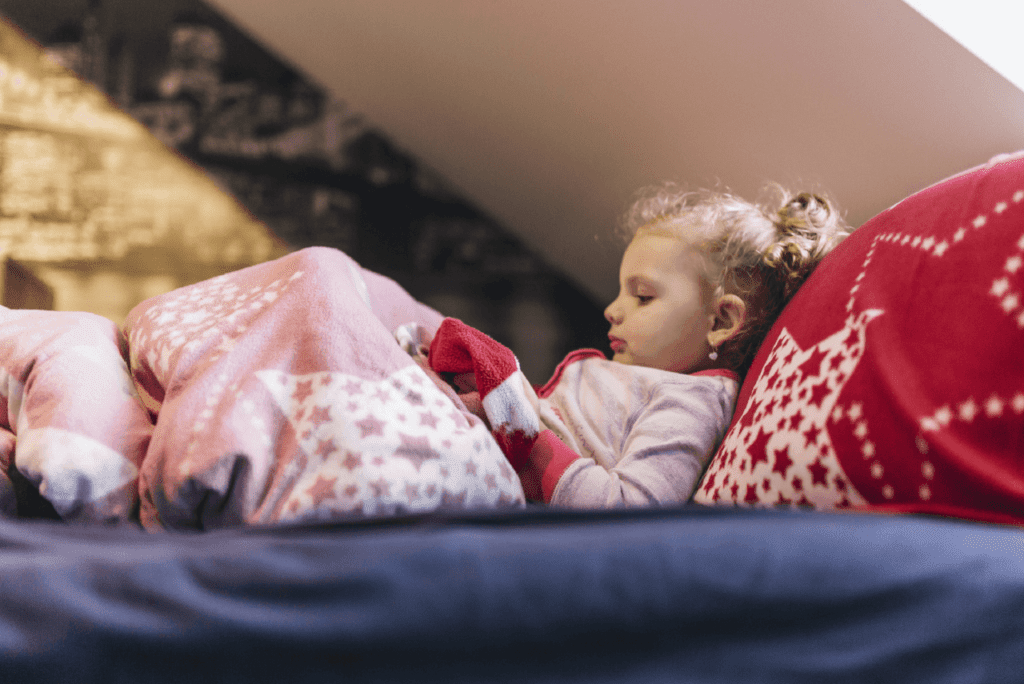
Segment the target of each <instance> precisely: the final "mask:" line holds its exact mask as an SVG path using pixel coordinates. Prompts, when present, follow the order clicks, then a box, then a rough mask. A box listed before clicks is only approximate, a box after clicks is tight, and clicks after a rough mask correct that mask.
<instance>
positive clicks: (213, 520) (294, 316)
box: [0, 247, 524, 529]
mask: <svg viewBox="0 0 1024 684" xmlns="http://www.w3.org/2000/svg"><path fill="white" fill-rule="evenodd" d="M441 320H442V317H441V315H440V314H438V313H437V312H436V311H433V310H432V309H430V308H428V307H426V306H424V305H422V304H420V303H418V302H416V301H415V300H414V299H413V298H412V297H410V296H409V295H408V294H407V293H406V292H405V291H404V290H403V289H402V288H400V287H399V286H398V285H397V284H396V283H394V282H393V281H391V280H389V279H387V278H385V277H383V276H380V275H378V274H375V273H372V272H370V271H366V270H364V269H362V268H361V267H359V265H358V264H356V263H355V262H354V261H353V260H352V259H350V258H349V257H348V256H347V255H345V254H343V253H342V252H339V251H337V250H333V249H327V248H320V247H314V248H309V249H305V250H301V251H298V252H295V253H292V254H289V255H287V256H285V257H282V258H280V259H277V260H275V261H271V262H268V263H265V264H260V265H257V266H253V267H250V268H246V269H242V270H240V271H235V272H233V273H228V274H225V275H222V276H218V277H216V278H213V279H211V280H207V281H204V282H201V283H197V284H195V285H191V286H188V287H185V288H181V289H179V290H175V291H172V292H170V293H167V294H165V295H161V296H158V297H154V298H152V299H149V300H146V301H144V302H142V303H141V304H139V305H138V306H137V307H136V308H135V309H134V310H133V311H132V312H131V313H130V314H129V316H128V318H127V320H126V321H125V325H124V329H123V331H121V330H118V329H117V328H116V326H114V324H113V323H111V322H110V321H107V320H106V319H103V318H101V317H99V316H94V315H91V314H84V313H68V312H43V311H13V310H7V309H0V358H2V361H0V413H2V415H0V465H2V466H3V473H5V474H6V475H7V478H6V479H2V478H0V480H2V481H0V509H2V510H3V511H4V512H5V513H7V514H9V515H13V514H15V513H16V512H18V511H19V510H24V508H25V505H24V501H23V499H24V495H23V493H22V492H20V491H19V488H18V487H17V486H16V484H17V481H18V480H19V479H20V480H22V481H25V482H27V483H28V484H29V486H30V488H31V491H32V493H33V494H35V493H36V492H37V493H38V495H40V496H41V497H42V498H43V499H45V500H46V501H47V502H49V504H50V505H52V506H53V508H54V510H55V511H56V513H57V514H58V515H60V517H62V518H63V519H65V520H82V521H101V522H111V521H126V520H138V521H140V522H141V524H142V525H143V526H144V527H145V528H147V529H166V528H179V529H211V528H217V527H226V526H235V525H242V524H267V523H275V522H284V521H300V520H325V519H334V518H339V517H347V516H377V515H391V514H398V513H404V512H425V511H431V510H436V509H451V508H469V507H473V508H478V507H505V506H519V505H522V504H523V502H524V497H523V492H522V488H521V485H520V484H519V480H518V478H517V477H516V475H515V473H514V472H513V471H512V469H511V467H510V466H509V465H508V463H507V461H506V460H505V458H504V456H503V455H502V453H501V450H500V449H499V447H498V445H497V443H496V442H495V441H494V438H493V437H492V436H491V434H490V432H489V430H488V428H487V426H486V425H485V424H484V422H483V421H482V420H480V419H479V418H477V417H476V416H475V415H473V413H472V412H470V411H469V410H468V409H467V408H466V406H465V405H464V404H463V403H462V401H461V400H460V399H459V398H458V396H457V395H455V393H454V392H452V391H451V390H450V389H449V388H447V387H446V386H445V385H444V384H443V383H441V382H439V381H437V379H436V377H431V375H429V374H428V372H426V371H425V369H424V368H422V367H421V366H420V365H418V364H417V363H416V362H415V361H414V360H413V358H412V357H410V355H409V354H407V353H406V352H405V351H404V350H403V349H402V347H401V346H400V345H399V344H398V342H396V340H395V337H394V331H395V330H396V329H399V328H400V327H402V326H403V325H408V324H413V325H415V326H417V327H418V328H419V329H424V330H427V331H433V330H436V329H437V326H438V325H439V324H440V322H441Z"/></svg>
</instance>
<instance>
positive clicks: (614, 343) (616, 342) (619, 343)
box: [608, 335, 626, 354]
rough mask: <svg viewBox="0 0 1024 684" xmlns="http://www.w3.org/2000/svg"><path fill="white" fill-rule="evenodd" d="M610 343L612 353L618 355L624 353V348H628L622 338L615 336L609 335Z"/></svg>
mask: <svg viewBox="0 0 1024 684" xmlns="http://www.w3.org/2000/svg"><path fill="white" fill-rule="evenodd" d="M608 341H609V343H610V346H611V348H612V351H613V352H615V353H616V354H618V353H619V352H620V351H622V348H623V347H625V346H626V341H625V340H624V339H622V338H621V337H615V336H614V335H609V336H608Z"/></svg>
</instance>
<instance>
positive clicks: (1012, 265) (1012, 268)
mask: <svg viewBox="0 0 1024 684" xmlns="http://www.w3.org/2000/svg"><path fill="white" fill-rule="evenodd" d="M1021 264H1024V261H1022V260H1021V258H1020V257H1019V256H1012V257H1010V258H1009V259H1007V260H1006V267H1005V268H1006V272H1007V273H1016V272H1017V271H1018V270H1019V269H1020V267H1021Z"/></svg>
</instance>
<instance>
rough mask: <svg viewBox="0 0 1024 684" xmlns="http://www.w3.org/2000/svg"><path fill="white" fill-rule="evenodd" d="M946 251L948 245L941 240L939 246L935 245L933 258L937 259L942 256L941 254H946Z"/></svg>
mask: <svg viewBox="0 0 1024 684" xmlns="http://www.w3.org/2000/svg"><path fill="white" fill-rule="evenodd" d="M948 249H949V243H948V242H946V241H945V240H943V241H942V242H940V243H939V244H937V245H935V252H934V253H935V256H937V257H940V256H942V255H943V254H945V253H946V251H947V250H948Z"/></svg>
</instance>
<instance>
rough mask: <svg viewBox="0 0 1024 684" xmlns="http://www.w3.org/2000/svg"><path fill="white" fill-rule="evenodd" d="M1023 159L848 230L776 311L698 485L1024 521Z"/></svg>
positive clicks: (762, 496)
mask: <svg viewBox="0 0 1024 684" xmlns="http://www.w3.org/2000/svg"><path fill="white" fill-rule="evenodd" d="M1022 465H1024V157H1022V156H1021V155H1015V156H1003V157H1001V158H997V159H995V160H993V161H992V162H990V163H989V164H987V165H985V166H983V167H978V168H975V169H971V170H970V171H967V172H964V173H962V174H960V175H957V176H954V177H952V178H949V179H947V180H944V181H942V182H941V183H938V184H936V185H933V186H932V187H929V188H927V189H925V190H922V191H921V192H918V193H916V194H914V195H912V196H911V197H909V198H907V199H906V200H904V201H903V202H900V203H899V204H897V205H896V206H894V207H891V208H890V209H888V210H886V211H884V212H882V213H881V214H879V215H878V216H876V217H875V218H873V219H871V220H870V221H868V222H867V223H866V224H864V225H863V226H862V227H861V228H859V229H858V230H856V231H855V232H854V233H853V235H852V236H851V237H849V238H848V239H847V240H846V241H845V242H843V243H842V244H841V245H840V246H839V247H838V248H837V249H836V250H835V251H834V252H833V253H832V254H831V255H829V257H827V258H826V259H825V261H823V262H822V263H821V265H820V266H819V268H818V269H817V270H816V271H815V273H814V274H813V275H812V277H811V278H809V279H808V281H807V282H806V283H805V284H804V286H803V287H802V288H801V290H800V291H799V292H798V293H797V295H796V296H795V297H794V298H793V300H792V301H791V302H790V304H789V305H788V306H787V307H786V309H785V310H784V311H783V313H782V315H781V316H780V318H779V320H778V321H777V322H776V324H775V326H774V327H773V328H772V330H771V332H770V334H769V335H768V337H767V339H766V340H765V342H764V344H763V345H762V347H761V349H760V350H759V352H758V354H757V356H756V358H755V359H754V363H753V366H752V367H751V369H750V372H749V374H748V375H747V377H746V380H745V382H744V384H743V387H742V388H741V391H740V395H739V399H738V403H737V410H736V414H735V416H734V418H733V423H732V425H731V426H730V428H729V431H728V432H727V434H726V436H725V439H724V440H723V442H722V445H721V447H720V448H719V450H718V452H717V454H716V455H715V457H714V458H713V459H712V462H711V464H710V466H709V468H708V471H707V473H706V474H705V476H704V479H703V480H702V482H701V485H700V487H699V488H698V490H697V494H696V495H695V497H694V500H695V501H697V502H700V503H720V502H733V503H739V504H742V503H747V504H755V505H776V504H782V505H804V506H812V507H815V508H820V509H825V508H843V507H851V506H855V507H868V508H878V509H887V510H899V511H908V512H909V511H917V512H931V513H939V514H945V515H956V516H960V517H968V518H974V519H984V520H993V521H1016V522H1022V521H1024V468H1022Z"/></svg>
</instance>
